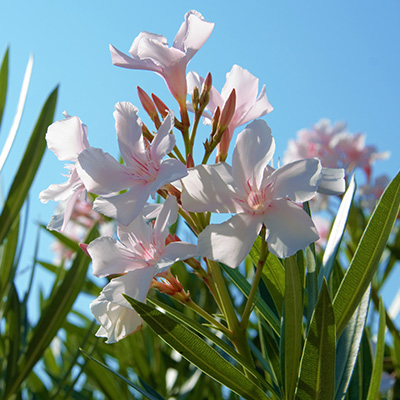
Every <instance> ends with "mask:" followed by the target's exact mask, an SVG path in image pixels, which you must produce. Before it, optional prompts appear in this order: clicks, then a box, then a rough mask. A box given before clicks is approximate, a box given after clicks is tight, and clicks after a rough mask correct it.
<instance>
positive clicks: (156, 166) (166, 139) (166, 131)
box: [78, 102, 187, 225]
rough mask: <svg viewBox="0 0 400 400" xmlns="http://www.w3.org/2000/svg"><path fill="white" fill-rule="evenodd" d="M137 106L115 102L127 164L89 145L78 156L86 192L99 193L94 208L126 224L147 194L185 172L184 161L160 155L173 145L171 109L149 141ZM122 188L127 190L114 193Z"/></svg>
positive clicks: (139, 208)
mask: <svg viewBox="0 0 400 400" xmlns="http://www.w3.org/2000/svg"><path fill="white" fill-rule="evenodd" d="M137 113H138V109H137V108H136V107H135V106H134V105H132V104H131V103H127V102H122V103H117V104H116V106H115V112H114V117H115V127H116V130H117V137H118V144H119V149H120V152H121V155H122V158H123V159H124V161H125V164H126V165H121V164H120V163H119V162H118V161H117V160H116V159H115V158H113V157H112V156H111V155H110V154H108V153H105V152H103V151H102V150H101V149H96V148H94V147H91V148H89V149H87V150H85V151H83V152H82V153H81V154H80V155H79V157H78V163H79V175H80V176H81V178H82V181H83V182H84V184H85V186H86V188H87V190H88V191H89V192H92V193H95V194H98V195H101V196H100V197H98V198H97V199H96V200H95V202H94V204H93V209H94V210H96V211H98V212H100V213H102V214H104V215H107V216H108V217H111V218H114V219H116V220H117V221H118V222H119V223H121V224H123V225H129V224H130V223H131V222H132V221H133V220H134V219H135V218H136V217H137V216H138V215H139V214H140V213H141V211H142V210H143V207H144V206H145V204H146V202H147V200H148V198H149V196H154V195H155V193H156V191H157V190H158V189H159V188H160V187H161V186H163V185H165V184H167V183H169V182H172V181H174V180H176V179H180V178H182V177H183V176H185V175H186V174H187V169H186V166H185V165H184V164H182V163H181V162H180V161H178V160H175V159H166V160H164V161H163V158H164V157H165V156H166V155H167V154H168V153H170V152H171V151H172V149H173V147H174V146H175V137H174V136H173V135H172V134H170V131H171V130H172V127H173V123H174V115H173V113H172V112H170V113H169V114H168V115H167V117H166V118H165V120H164V122H163V123H162V125H161V126H160V128H159V130H158V132H157V134H156V135H155V137H154V139H153V141H152V142H151V144H149V143H148V142H147V141H145V140H144V139H143V135H142V122H141V120H140V119H139V117H138V115H137ZM123 189H129V190H128V191H127V192H125V193H122V194H117V195H115V194H114V193H115V192H119V191H120V190H123Z"/></svg>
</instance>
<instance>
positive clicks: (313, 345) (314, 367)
mask: <svg viewBox="0 0 400 400" xmlns="http://www.w3.org/2000/svg"><path fill="white" fill-rule="evenodd" d="M335 351H336V327H335V314H334V312H333V307H332V302H331V299H330V296H329V292H328V287H327V284H326V281H325V280H324V281H323V283H322V288H321V292H320V295H319V297H318V301H317V304H316V307H315V311H314V313H313V316H312V318H311V324H310V329H309V331H308V335H307V338H306V342H305V344H304V350H303V355H302V358H301V364H300V377H299V383H298V387H297V392H296V398H299V399H301V400H313V399H321V400H325V399H333V395H334V392H335Z"/></svg>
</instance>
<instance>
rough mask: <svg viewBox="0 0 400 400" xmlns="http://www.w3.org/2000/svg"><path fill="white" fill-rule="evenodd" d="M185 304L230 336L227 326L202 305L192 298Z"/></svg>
mask: <svg viewBox="0 0 400 400" xmlns="http://www.w3.org/2000/svg"><path fill="white" fill-rule="evenodd" d="M183 304H185V305H186V306H188V307H189V308H191V309H192V310H193V311H194V312H196V313H197V314H198V315H200V316H201V317H203V318H204V319H205V320H206V321H208V322H209V323H210V324H212V325H213V326H214V327H215V328H216V329H218V330H219V331H221V332H223V333H224V334H225V335H227V336H228V337H229V335H230V332H229V330H228V329H227V327H226V326H224V325H222V324H221V323H220V322H219V321H217V320H216V319H215V318H214V317H213V316H212V315H210V314H209V313H208V312H207V311H205V310H203V309H202V308H201V307H200V306H198V305H197V304H196V303H195V302H194V301H193V300H192V299H189V300H188V301H185V302H184V303H183Z"/></svg>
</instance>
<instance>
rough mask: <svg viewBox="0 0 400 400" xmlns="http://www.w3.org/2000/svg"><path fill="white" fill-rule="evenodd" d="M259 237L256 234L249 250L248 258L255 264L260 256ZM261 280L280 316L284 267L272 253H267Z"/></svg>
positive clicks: (283, 286) (283, 291) (283, 295)
mask: <svg viewBox="0 0 400 400" xmlns="http://www.w3.org/2000/svg"><path fill="white" fill-rule="evenodd" d="M260 248H261V237H260V236H258V237H257V239H256V241H255V242H254V245H253V247H252V249H251V251H250V258H251V260H252V262H253V264H254V265H255V266H256V265H257V263H258V260H259V258H260ZM262 280H263V282H264V284H265V286H266V287H267V289H268V291H269V293H270V294H271V297H272V299H273V301H274V303H275V306H276V309H277V310H278V312H279V314H280V316H282V310H283V299H284V297H285V268H283V265H282V263H281V262H280V261H279V259H278V257H276V256H275V255H274V254H272V253H268V256H267V260H266V261H265V265H264V268H263V271H262Z"/></svg>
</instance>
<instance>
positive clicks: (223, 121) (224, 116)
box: [219, 89, 236, 131]
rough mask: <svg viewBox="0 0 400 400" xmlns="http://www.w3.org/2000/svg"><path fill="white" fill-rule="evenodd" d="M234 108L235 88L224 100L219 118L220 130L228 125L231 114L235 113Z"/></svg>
mask: <svg viewBox="0 0 400 400" xmlns="http://www.w3.org/2000/svg"><path fill="white" fill-rule="evenodd" d="M235 109H236V90H235V89H232V92H231V94H230V95H229V97H228V99H227V100H226V102H225V104H224V107H223V109H222V112H221V118H220V120H219V129H220V130H221V131H224V130H225V129H226V128H227V127H228V125H229V123H230V122H231V119H232V117H233V114H235Z"/></svg>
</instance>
